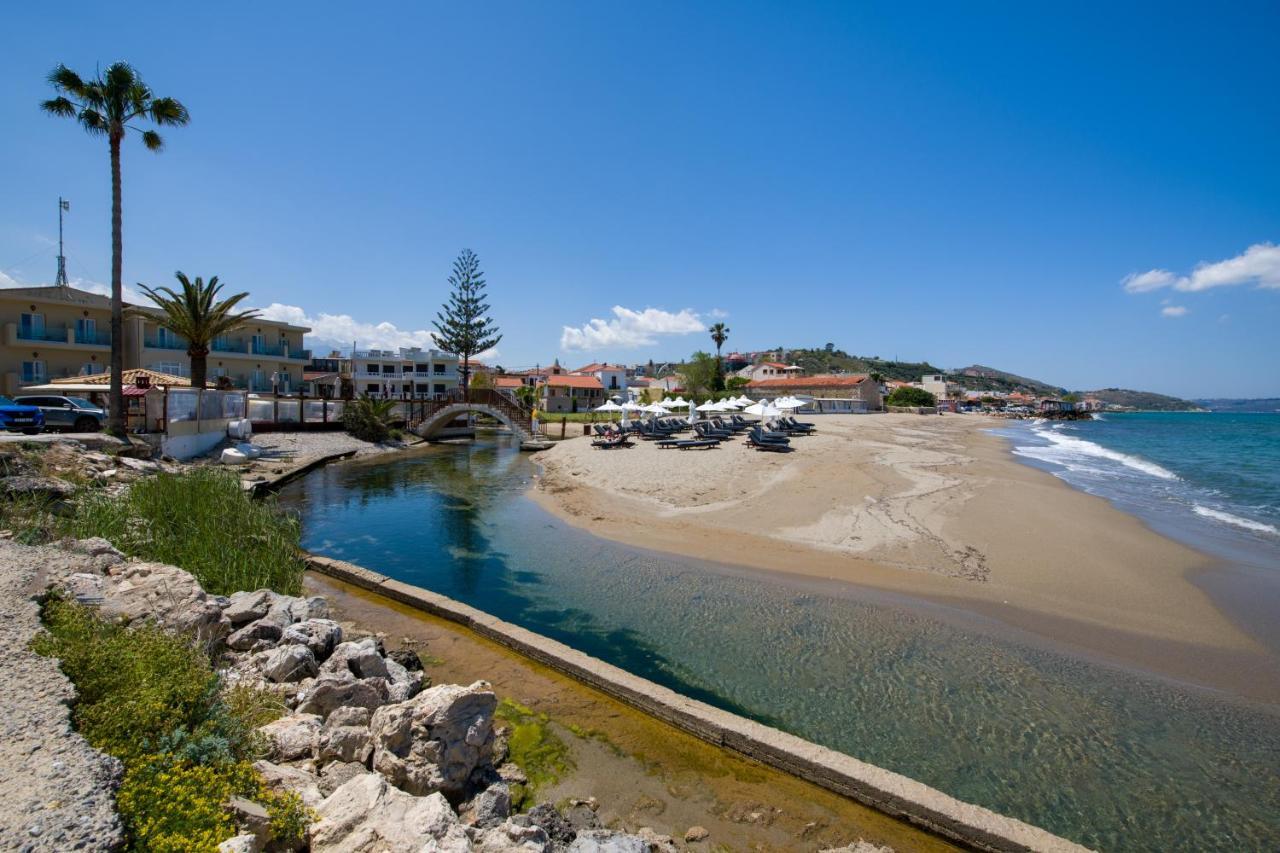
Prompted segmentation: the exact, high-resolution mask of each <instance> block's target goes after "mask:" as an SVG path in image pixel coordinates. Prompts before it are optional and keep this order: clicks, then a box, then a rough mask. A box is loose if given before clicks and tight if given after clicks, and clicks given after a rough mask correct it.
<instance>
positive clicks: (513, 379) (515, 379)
mask: <svg viewBox="0 0 1280 853" xmlns="http://www.w3.org/2000/svg"><path fill="white" fill-rule="evenodd" d="M523 384H524V380H523V379H521V378H520V377H519V376H495V377H493V387H494V388H519V387H520V386H521V385H523Z"/></svg>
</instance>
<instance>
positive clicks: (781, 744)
mask: <svg viewBox="0 0 1280 853" xmlns="http://www.w3.org/2000/svg"><path fill="white" fill-rule="evenodd" d="M306 562H307V566H308V568H310V569H311V570H312V571H315V572H318V573H320V574H323V575H327V576H329V577H332V578H336V579H338V580H341V581H345V582H347V583H350V584H352V585H354V586H357V587H360V588H362V589H366V590H369V591H371V592H374V593H377V594H379V595H383V596H386V597H387V598H390V599H392V600H394V601H398V602H400V603H402V604H406V605H408V606H410V607H414V608H417V609H419V610H422V611H424V612H426V613H430V614H432V615H433V616H438V617H441V618H443V619H447V620H449V621H451V622H456V623H458V624H461V625H463V626H465V627H467V628H469V629H470V630H472V631H474V632H475V633H476V634H479V635H480V636H482V637H485V638H487V639H490V640H492V641H494V642H496V643H499V644H500V645H502V646H505V647H507V648H509V649H512V650H513V651H515V652H518V653H519V654H521V655H524V656H525V657H527V658H529V659H531V660H534V661H537V662H538V663H541V664H544V665H546V666H548V667H550V668H552V669H554V670H556V671H558V672H561V673H564V674H565V675H568V676H570V677H571V678H574V679H576V680H578V681H580V682H582V683H584V684H587V685H589V686H591V687H593V688H595V689H597V690H599V691H600V692H602V693H605V694H606V695H608V696H611V697H613V698H614V699H618V700H619V701H622V702H625V703H627V704H628V705H630V706H632V707H634V708H637V709H639V710H641V711H643V712H645V713H647V714H650V715H652V716H654V717H656V718H658V719H660V720H663V721H665V722H667V723H669V724H670V725H673V726H676V727H677V728H679V729H681V730H683V731H686V732H689V733H690V734H692V735H694V736H696V737H698V738H700V739H702V740H704V741H707V742H708V743H712V744H714V745H716V746H721V747H725V748H727V749H732V750H734V751H735V752H738V753H741V754H743V755H746V756H748V757H750V758H752V759H755V760H756V761H759V762H761V763H762V764H766V765H769V766H770V767H775V768H777V769H779V770H783V771H785V772H787V773H791V774H792V775H794V776H797V777H799V778H801V779H804V780H806V781H808V782H812V783H814V784H816V785H820V786H822V787H823V788H826V789H828V790H830V791H834V792H836V793H838V794H842V795H844V796H847V797H850V798H852V799H854V800H856V801H858V802H860V803H862V804H864V805H867V806H870V807H871V808H874V809H877V810H879V811H882V812H884V813H886V814H889V815H893V816H894V817H897V818H900V819H902V820H905V821H907V822H909V823H911V824H913V825H916V826H919V827H921V828H923V829H926V830H928V831H930V832H933V833H935V834H937V835H939V836H941V837H943V838H946V839H948V840H949V841H952V842H954V843H957V844H960V845H962V846H964V847H967V848H969V849H973V850H983V851H999V853H1013V851H1044V853H1067V851H1071V853H1078V851H1084V850H1086V848H1084V847H1082V846H1080V845H1078V844H1076V843H1074V842H1072V841H1068V840H1066V839H1064V838H1060V837H1058V836H1056V835H1053V834H1052V833H1049V832H1046V831H1045V830H1043V829H1039V828H1037V827H1035V826H1032V825H1030V824H1027V823H1024V822H1022V821H1020V820H1016V819H1014V818H1010V817H1005V816H1004V815H1000V814H997V813H995V812H993V811H991V810H989V809H986V808H983V807H981V806H976V805H973V804H971V803H965V802H962V801H961V800H957V799H956V798H955V797H952V796H950V795H948V794H944V793H942V792H941V791H938V790H936V789H934V788H931V787H929V786H928V785H925V784H923V783H921V782H917V781H915V780H913V779H909V778H907V777H906V776H903V775H901V774H898V773H894V772H892V771H889V770H885V769H883V768H880V767H876V766H874V765H872V764H867V763H866V762H864V761H859V760H858V759H856V758H853V757H852V756H848V755H845V754H844V753H841V752H836V751H835V750H832V749H828V748H826V747H823V746H819V745H818V744H815V743H810V742H809V741H806V740H804V739H802V738H799V737H796V736H795V735H791V734H787V733H786V732H783V731H780V730H778V729H775V728H771V727H770V726H766V725H763V724H761V723H757V722H755V721H753V720H749V719H747V718H745V717H741V716H738V715H737V714H732V713H730V712H728V711H722V710H720V709H719V708H715V707H712V706H711V705H708V704H706V703H704V702H698V701H696V700H693V699H690V698H688V697H686V696H682V695H680V694H679V693H676V692H675V691H673V690H670V689H668V688H666V687H663V686H662V685H660V684H656V683H654V682H652V681H649V680H648V679H644V678H640V677H638V676H635V675H632V674H631V673H629V672H626V671H625V670H622V669H619V668H618V667H616V666H613V665H612V664H608V663H605V662H604V661H601V660H599V659H597V658H594V657H591V656H590V655H587V654H583V653H582V652H579V651H576V650H575V649H572V648H570V647H569V646H566V645H565V644H563V643H560V642H557V641H555V640H552V639H549V638H547V637H543V636H541V635H540V634H536V633H534V632H532V631H529V630H526V629H525V628H521V627H520V626H518V625H513V624H511V623H509V622H504V621H503V620H501V619H498V618H496V617H494V616H490V615H489V614H487V613H484V612H482V611H480V610H477V609H475V608H474V607H471V606H469V605H466V604H463V603H461V602H459V601H454V600H453V599H451V598H448V597H447V596H443V595H439V594H437V593H434V592H431V591H430V590H426V589H423V588H421V587H416V586H412V585H410V584H406V583H402V582H400V581H397V580H394V579H392V578H389V577H387V576H385V575H382V574H379V573H377V572H373V571H370V570H368V569H365V568H363V567H361V566H357V565H355V564H353V563H347V562H344V561H342V560H334V559H331V558H329V557H321V556H318V555H312V554H308V555H307V556H306Z"/></svg>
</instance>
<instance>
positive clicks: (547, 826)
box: [526, 803, 578, 848]
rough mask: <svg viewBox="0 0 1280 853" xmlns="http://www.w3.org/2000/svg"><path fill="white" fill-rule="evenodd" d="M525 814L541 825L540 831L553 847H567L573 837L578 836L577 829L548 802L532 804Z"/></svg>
mask: <svg viewBox="0 0 1280 853" xmlns="http://www.w3.org/2000/svg"><path fill="white" fill-rule="evenodd" d="M526 816H527V817H528V818H529V820H531V821H533V822H534V823H536V824H537V825H538V826H540V827H542V831H543V832H545V833H546V834H547V837H548V838H549V839H551V844H552V846H553V847H556V848H560V847H567V846H569V845H570V844H572V843H573V839H575V838H577V837H578V833H577V830H575V829H574V828H573V826H572V824H570V823H569V821H567V820H565V819H564V815H562V814H560V812H558V811H556V807H555V806H553V805H551V804H550V803H540V804H538V805H536V806H534V807H533V808H531V809H529V811H528V813H527V815H526Z"/></svg>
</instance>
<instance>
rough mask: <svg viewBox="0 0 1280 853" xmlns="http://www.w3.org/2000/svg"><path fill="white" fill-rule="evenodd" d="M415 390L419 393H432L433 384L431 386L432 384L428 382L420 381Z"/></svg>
mask: <svg viewBox="0 0 1280 853" xmlns="http://www.w3.org/2000/svg"><path fill="white" fill-rule="evenodd" d="M414 390H415V391H416V392H417V393H419V394H430V393H431V386H430V385H428V384H427V383H426V382H419V383H418V384H417V385H416V386H415V388H414Z"/></svg>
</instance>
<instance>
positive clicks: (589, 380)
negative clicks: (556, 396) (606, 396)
mask: <svg viewBox="0 0 1280 853" xmlns="http://www.w3.org/2000/svg"><path fill="white" fill-rule="evenodd" d="M544 381H545V383H546V384H547V385H550V386H551V387H552V388H599V389H600V390H602V391H603V390H604V386H603V385H601V384H600V380H599V379H597V378H596V377H594V376H572V375H570V374H567V373H562V374H561V375H559V376H548V377H547V378H546V379H545V380H544Z"/></svg>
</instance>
